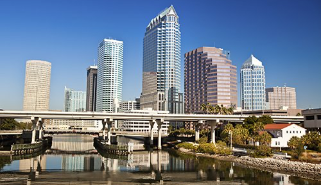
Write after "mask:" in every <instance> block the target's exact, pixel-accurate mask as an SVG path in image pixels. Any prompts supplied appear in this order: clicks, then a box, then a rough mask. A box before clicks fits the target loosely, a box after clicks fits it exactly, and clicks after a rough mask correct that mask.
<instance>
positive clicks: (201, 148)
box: [196, 143, 215, 154]
mask: <svg viewBox="0 0 321 185" xmlns="http://www.w3.org/2000/svg"><path fill="white" fill-rule="evenodd" d="M214 150H215V146H214V144H213V143H202V144H199V145H198V147H197V148H196V152H199V153H209V154H214V153H215V152H214Z"/></svg>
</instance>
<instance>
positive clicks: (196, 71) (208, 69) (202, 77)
mask: <svg viewBox="0 0 321 185" xmlns="http://www.w3.org/2000/svg"><path fill="white" fill-rule="evenodd" d="M229 55H230V53H229V52H227V51H223V49H221V48H215V47H200V48H197V49H195V50H193V51H190V52H187V53H185V55H184V56H185V68H184V79H185V81H184V87H185V112H186V113H194V112H198V111H201V109H200V106H201V104H207V103H210V104H212V105H224V106H225V107H229V106H231V105H235V106H236V105H237V80H236V78H237V77H236V76H237V73H236V66H234V65H232V61H231V60H230V57H229Z"/></svg>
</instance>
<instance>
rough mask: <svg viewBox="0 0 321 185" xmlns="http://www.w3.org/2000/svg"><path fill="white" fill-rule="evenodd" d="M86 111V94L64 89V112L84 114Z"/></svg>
mask: <svg viewBox="0 0 321 185" xmlns="http://www.w3.org/2000/svg"><path fill="white" fill-rule="evenodd" d="M85 110H86V92H84V91H74V90H72V89H69V88H67V87H65V106H64V111H65V112H84V111H85Z"/></svg>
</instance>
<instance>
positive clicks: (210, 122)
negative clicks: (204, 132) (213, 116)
mask: <svg viewBox="0 0 321 185" xmlns="http://www.w3.org/2000/svg"><path fill="white" fill-rule="evenodd" d="M218 123H219V119H217V120H216V121H212V120H211V121H209V124H210V125H211V143H213V144H214V145H215V128H216V126H217V125H218Z"/></svg>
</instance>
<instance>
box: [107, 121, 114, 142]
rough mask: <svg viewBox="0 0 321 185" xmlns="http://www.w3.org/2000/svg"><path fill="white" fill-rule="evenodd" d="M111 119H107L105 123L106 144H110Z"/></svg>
mask: <svg viewBox="0 0 321 185" xmlns="http://www.w3.org/2000/svg"><path fill="white" fill-rule="evenodd" d="M112 122H113V120H112V119H107V120H106V123H107V144H108V145H110V144H111V140H110V138H111V124H112Z"/></svg>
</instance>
